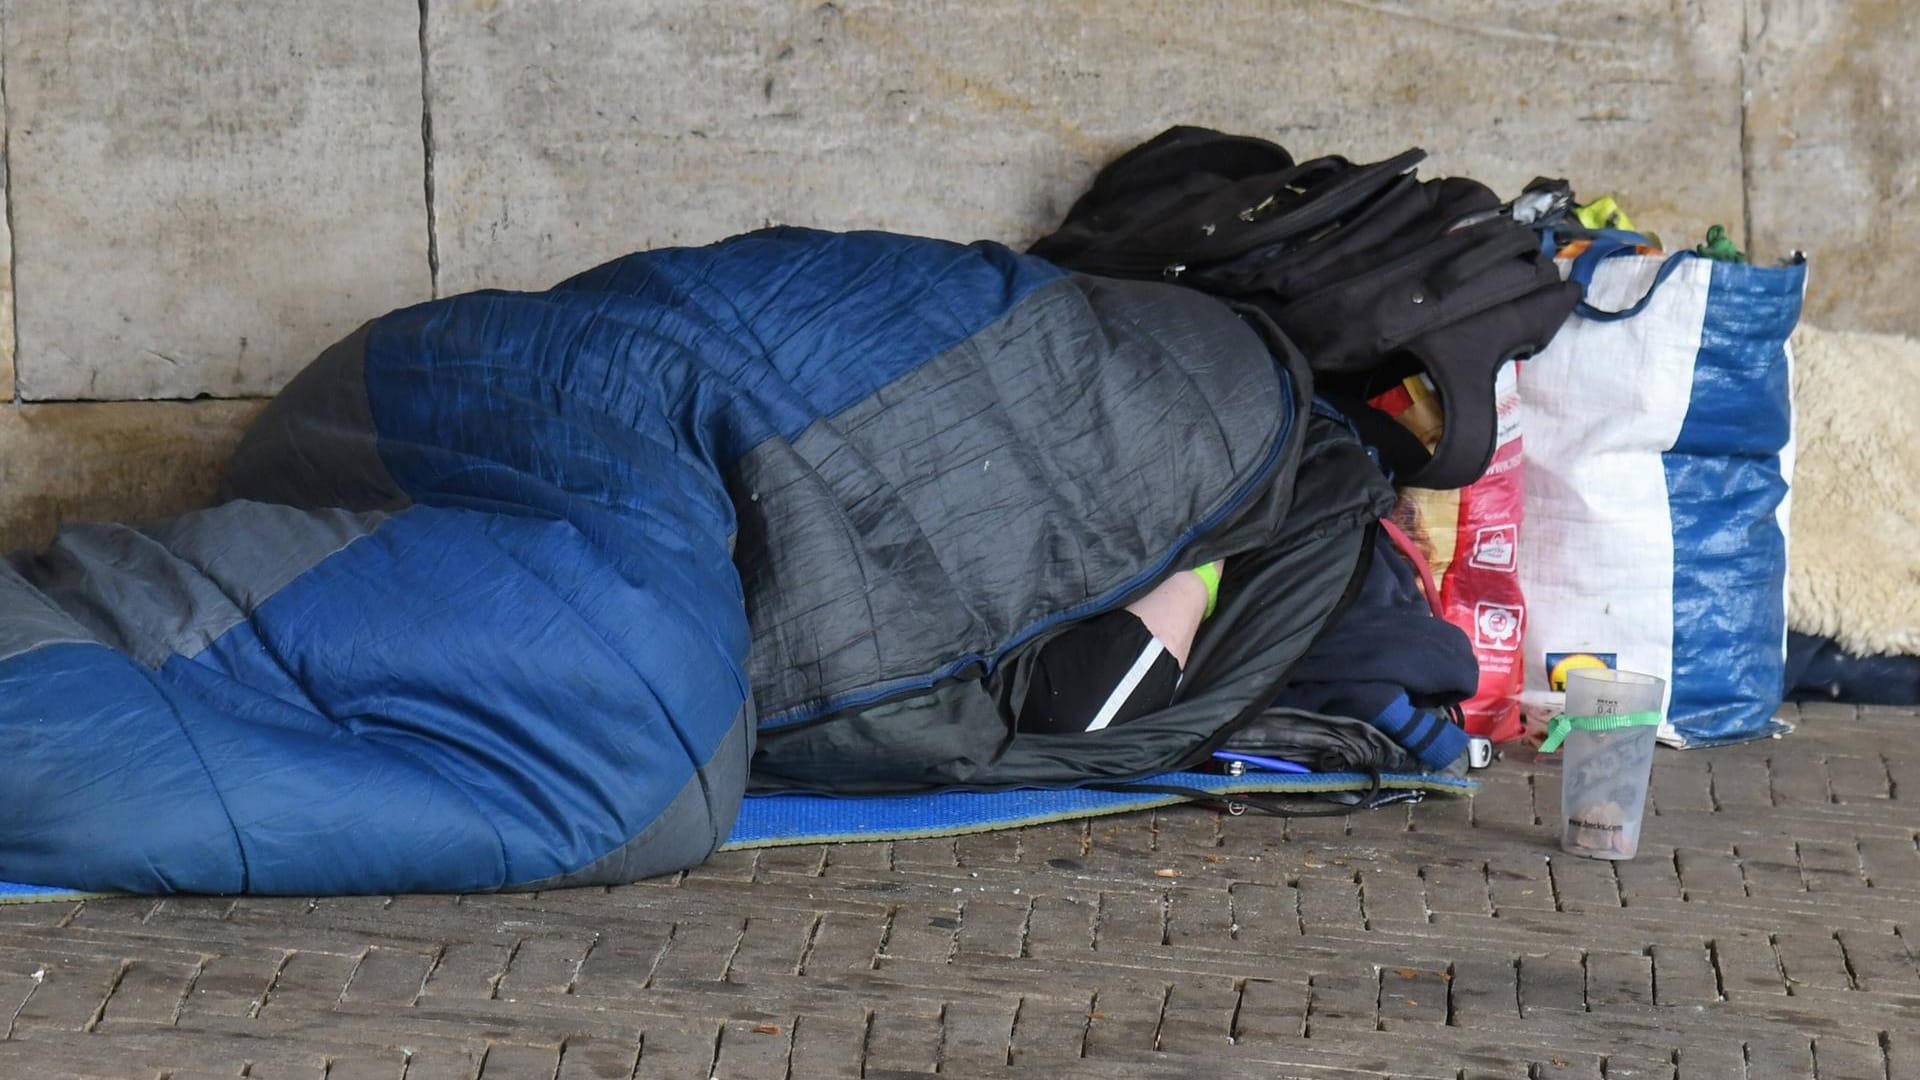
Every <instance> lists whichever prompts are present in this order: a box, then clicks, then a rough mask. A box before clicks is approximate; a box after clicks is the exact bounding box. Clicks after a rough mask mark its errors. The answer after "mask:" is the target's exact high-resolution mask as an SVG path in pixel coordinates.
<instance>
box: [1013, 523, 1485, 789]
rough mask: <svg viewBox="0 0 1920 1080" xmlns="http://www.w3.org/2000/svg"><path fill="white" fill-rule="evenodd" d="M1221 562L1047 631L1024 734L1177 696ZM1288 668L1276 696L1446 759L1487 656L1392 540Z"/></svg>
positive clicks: (1107, 719)
mask: <svg viewBox="0 0 1920 1080" xmlns="http://www.w3.org/2000/svg"><path fill="white" fill-rule="evenodd" d="M1222 568H1223V564H1222V563H1220V562H1214V563H1209V564H1207V565H1205V566H1201V567H1197V568H1195V569H1192V570H1187V571H1183V572H1180V573H1177V574H1174V575H1173V576H1172V577H1170V578H1168V579H1167V580H1166V581H1163V582H1161V583H1160V584H1159V585H1158V586H1156V587H1155V588H1154V589H1153V591H1151V592H1149V593H1147V594H1146V595H1145V596H1143V597H1141V598H1140V599H1138V600H1135V601H1134V602H1133V603H1131V604H1129V605H1127V606H1126V607H1124V608H1119V609H1116V610H1114V611H1110V612H1106V613H1104V614H1101V615H1097V616H1094V617H1093V618H1090V619H1087V620H1085V621H1084V622H1081V623H1079V624H1078V625H1076V626H1074V627H1073V628H1072V629H1070V630H1068V631H1066V632H1065V633H1063V634H1061V635H1060V636H1059V637H1056V638H1054V639H1053V640H1052V641H1049V642H1048V643H1047V644H1046V645H1045V647H1043V648H1042V649H1041V650H1040V653H1039V655H1038V656H1037V657H1036V659H1035V662H1034V670H1033V674H1032V676H1031V678H1030V680H1029V682H1028V684H1027V693H1026V697H1025V699H1024V701H1023V702H1022V704H1021V707H1020V710H1019V712H1018V713H1017V714H1016V715H1017V720H1016V726H1017V730H1018V731H1019V733H1021V734H1029V733H1037V734H1050V735H1061V734H1072V733H1076V732H1086V733H1095V732H1099V731H1102V730H1105V729H1107V728H1110V727H1115V726H1118V725H1121V724H1125V723H1127V722H1128V721H1130V720H1135V719H1138V718H1140V717H1143V716H1146V715H1148V714H1150V713H1152V712H1154V711H1156V710H1159V709H1164V708H1166V707H1167V706H1168V705H1170V704H1172V703H1173V701H1174V700H1175V699H1176V697H1177V696H1178V694H1179V690H1180V683H1181V679H1182V677H1183V673H1184V671H1185V669H1186V666H1187V659H1188V656H1189V654H1190V651H1191V650H1192V648H1193V643H1194V638H1195V636H1196V635H1197V634H1198V632H1199V630H1200V625H1201V623H1202V622H1204V621H1205V620H1206V619H1207V618H1208V617H1209V616H1211V615H1212V614H1213V610H1214V605H1215V604H1216V602H1217V601H1218V599H1219V594H1220V577H1221V572H1222ZM1288 677H1289V685H1288V686H1286V687H1285V688H1284V689H1282V690H1281V692H1280V693H1279V694H1278V695H1277V697H1276V698H1275V702H1274V703H1275V704H1276V705H1282V706H1289V707H1293V708H1299V709H1305V710H1307V711H1309V712H1314V713H1326V714H1332V715H1335V716H1348V717H1352V718H1354V719H1358V720H1364V721H1366V722H1368V723H1371V724H1373V725H1374V726H1375V727H1377V728H1379V729H1380V730H1381V731H1382V732H1383V733H1384V734H1385V735H1386V736H1387V737H1388V738H1390V739H1392V740H1393V741H1394V742H1396V743H1398V744H1400V746H1401V747H1402V748H1404V749H1405V750H1407V751H1408V753H1410V754H1411V755H1412V756H1413V757H1414V758H1415V759H1417V760H1418V761H1419V762H1420V764H1421V765H1422V766H1424V767H1426V768H1429V769H1446V768H1449V767H1450V766H1453V765H1454V764H1455V763H1456V762H1458V761H1459V760H1460V758H1461V755H1462V754H1463V753H1464V752H1465V750H1466V747H1467V734H1466V732H1465V731H1464V730H1462V729H1461V727H1460V726H1459V724H1458V722H1457V720H1456V718H1455V716H1454V710H1453V709H1452V708H1451V707H1450V706H1451V705H1453V704H1454V703H1457V702H1459V701H1461V700H1463V699H1464V698H1465V697H1467V696H1468V695H1469V694H1471V693H1472V692H1473V689H1474V687H1475V686H1476V684H1477V678H1478V666H1477V664H1476V662H1475V660H1474V658H1473V654H1472V652H1471V650H1470V649H1469V648H1468V647H1467V642H1466V638H1465V635H1463V634H1462V633H1460V631H1459V630H1457V629H1456V628H1455V627H1453V626H1452V625H1451V624H1450V623H1448V622H1447V621H1446V620H1444V619H1441V618H1438V617H1435V616H1434V615H1433V614H1432V612H1431V610H1430V608H1429V605H1428V602H1427V600H1426V598H1425V596H1424V595H1423V593H1422V592H1421V589H1420V585H1419V584H1418V583H1417V581H1416V579H1415V578H1414V576H1413V573H1412V567H1411V565H1410V564H1409V563H1408V562H1407V561H1406V560H1405V559H1404V558H1403V557H1402V556H1401V555H1399V554H1397V553H1395V552H1394V551H1393V550H1392V548H1391V546H1390V545H1387V544H1381V545H1378V546H1376V547H1375V549H1374V550H1373V551H1372V552H1371V553H1370V554H1369V555H1368V557H1367V562H1366V566H1365V572H1364V574H1363V575H1362V578H1361V581H1360V588H1359V589H1358V591H1357V592H1356V593H1355V595H1354V597H1353V603H1352V604H1351V605H1349V606H1348V607H1347V608H1346V609H1345V610H1344V611H1342V612H1341V614H1340V615H1339V616H1338V617H1336V618H1335V619H1334V621H1333V623H1332V624H1331V625H1330V626H1329V627H1328V628H1327V630H1326V631H1325V632H1323V633H1322V634H1321V636H1320V637H1319V639H1317V640H1316V641H1315V643H1314V645H1313V647H1311V648H1310V649H1308V651H1307V653H1306V654H1305V655H1304V656H1303V657H1301V659H1300V660H1299V661H1297V662H1296V664H1295V666H1294V667H1293V668H1292V669H1290V671H1289V673H1288Z"/></svg>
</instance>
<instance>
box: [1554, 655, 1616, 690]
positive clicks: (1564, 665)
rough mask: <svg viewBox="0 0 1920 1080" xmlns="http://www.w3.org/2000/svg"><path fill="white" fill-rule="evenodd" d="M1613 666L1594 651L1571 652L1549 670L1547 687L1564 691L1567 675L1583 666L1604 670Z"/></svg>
mask: <svg viewBox="0 0 1920 1080" xmlns="http://www.w3.org/2000/svg"><path fill="white" fill-rule="evenodd" d="M1612 666H1613V665H1611V664H1609V663H1607V662H1606V661H1605V660H1602V659H1600V658H1599V657H1597V656H1595V655H1593V654H1592V653H1570V654H1568V655H1567V657H1566V658H1565V659H1563V660H1561V661H1560V662H1559V663H1557V664H1555V665H1553V668H1552V670H1550V671H1548V672H1547V688H1548V689H1549V690H1558V691H1564V690H1565V689H1566V688H1567V675H1568V674H1569V673H1570V672H1574V671H1579V670H1581V669H1583V668H1587V669H1592V668H1599V669H1602V670H1604V669H1606V668H1610V667H1612Z"/></svg>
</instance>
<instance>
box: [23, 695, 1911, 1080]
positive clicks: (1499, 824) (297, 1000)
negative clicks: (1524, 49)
mask: <svg viewBox="0 0 1920 1080" xmlns="http://www.w3.org/2000/svg"><path fill="white" fill-rule="evenodd" d="M1790 711H1793V710H1790ZM1801 711H1802V712H1803V714H1804V715H1802V716H1801V720H1802V724H1803V727H1802V731H1801V733H1800V734H1797V735H1795V736H1793V737H1791V738H1788V739H1785V740H1778V741H1767V742H1762V743H1759V744H1755V745H1750V746H1745V747H1737V748H1731V749H1726V750H1719V751H1711V752H1692V753H1687V754H1676V753H1670V752H1664V751H1663V752H1662V754H1661V757H1660V760H1659V762H1658V765H1657V766H1656V775H1655V782H1654V791H1653V800H1654V806H1653V810H1654V812H1655V816H1653V817H1651V818H1650V820H1649V823H1648V826H1647V836H1646V840H1645V843H1644V845H1643V848H1642V853H1641V856H1640V858H1639V859H1637V860H1635V861H1633V862H1630V863H1622V864H1608V863H1600V862H1589V861H1585V860H1579V859H1573V858H1570V857H1556V856H1555V853H1554V851H1553V848H1552V843H1551V836H1552V831H1551V827H1550V825H1548V824H1546V823H1545V822H1551V821H1552V820H1553V816H1554V814H1555V812H1556V808H1557V803H1558V781H1557V776H1556V774H1555V772H1554V770H1553V768H1552V767H1551V766H1550V765H1544V764H1543V765H1536V764H1534V763H1533V762H1532V761H1531V760H1530V755H1528V754H1526V753H1524V752H1522V753H1519V754H1514V755H1509V757H1508V759H1507V760H1505V761H1503V762H1502V763H1501V764H1500V765H1498V766H1497V767H1496V768H1495V769H1493V770H1492V771H1490V772H1489V773H1486V774H1483V776H1484V777H1485V779H1486V786H1485V789H1484V790H1483V792H1482V793H1481V795H1480V796H1479V797H1478V798H1477V799H1476V800H1473V801H1472V802H1467V801H1437V802H1429V803H1427V804H1425V805H1420V806H1415V807H1404V806H1402V807H1395V808H1390V809H1387V810H1383V811H1378V812H1375V813H1371V814H1367V815H1363V816H1357V817H1354V818H1351V819H1348V820H1328V819H1318V820H1306V819H1303V820H1299V821H1294V822H1280V821H1276V820H1273V819H1261V820H1256V819H1252V818H1239V819H1233V818H1229V819H1224V820H1223V819H1221V818H1220V817H1219V816H1217V815H1214V814H1211V813H1207V812H1204V811H1201V810H1197V809H1190V808H1183V809H1178V810H1170V811H1162V812H1159V813H1157V814H1140V815H1133V816H1129V817H1124V818H1112V819H1103V820H1097V821H1094V822H1091V823H1078V824H1066V825H1060V826H1052V827H1045V828H1038V829H1030V830H1026V831H1021V832H1014V833H1002V834H993V835H985V836H977V837H967V838H963V839H961V840H959V841H958V842H954V841H937V842H935V841H921V842H912V843H895V844H873V845H855V846H841V847H825V848H823V847H807V848H796V849H786V850H776V851H766V852H759V853H739V854H734V855H728V856H722V857H720V858H717V859H715V860H714V861H713V862H712V863H710V864H709V865H707V866H704V867H701V868H700V869H698V870H696V871H693V872H690V873H687V874H684V875H681V876H679V877H677V878H673V879H667V880H661V881H656V882H650V883H646V884H641V885H635V886H629V887H625V888H617V889H611V890H584V891H571V892H555V893H547V894H540V895H526V896H486V897H466V898H451V897H398V898H392V899H385V898H368V899H357V898H356V899H332V900H259V899H243V900H237V901H236V900H228V899H209V898H192V899H173V900H163V901H154V900H108V901H90V902H87V903H83V904H49V905H32V906H20V907H0V1036H3V1038H0V1078H5V1080H16V1078H18V1080H27V1078H32V1080H40V1078H49V1080H52V1078H64V1077H74V1078H79V1077H85V1078H103V1077H106V1078H115V1080H118V1078H122V1077H141V1078H147V1080H202V1078H207V1077H235V1076H249V1077H255V1078H261V1080H266V1078H276V1080H278V1078H301V1080H323V1078H324V1080H349V1078H354V1080H358V1078H363V1077H365V1078H382V1080H402V1078H404V1080H442V1078H446V1080H454V1078H474V1077H478V1078H481V1080H519V1078H538V1080H576V1078H584V1077H595V1078H603V1077H709V1076H716V1077H723V1078H746V1077H793V1078H814V1077H840V1076H867V1077H887V1076H919V1075H925V1074H928V1073H934V1072H938V1073H942V1074H947V1075H952V1076H958V1077H974V1076H1002V1075H1008V1076H1045V1077H1048V1078H1049V1080H1076V1078H1082V1077H1113V1078H1122V1080H1125V1078H1142V1080H1144V1078H1162V1077H1168V1078H1171V1077H1187V1076H1204V1077H1209V1078H1231V1077H1262V1078H1266V1077H1301V1078H1315V1080H1336V1078H1358V1077H1374V1076H1382V1075H1387V1076H1395V1077H1422V1078H1428V1077H1431V1078H1448V1080H1465V1078H1469V1077H1484V1078H1515V1080H1518V1078H1528V1080H1535V1078H1541V1080H1549V1078H1550V1080H1561V1078H1566V1080H1602V1078H1604V1080H1628V1078H1633V1080H1642V1078H1651V1077H1658V1078H1663V1080H1718V1078H1723V1077H1742V1078H1746V1080H1771V1078H1790V1077H1803V1078H1804V1077H1820V1078H1823V1080H1869V1078H1871V1080H1901V1078H1914V1077H1920V961H1917V960H1916V956H1917V955H1920V947H1917V943H1915V942H1913V941H1912V940H1911V938H1912V937H1913V936H1916V935H1920V847H1916V830H1920V801H1917V800H1920V715H1916V714H1914V713H1912V712H1901V711H1897V710H1890V709H1864V710H1859V711H1858V712H1857V713H1856V710H1853V709H1851V708H1839V707H1832V706H1819V707H1809V708H1807V709H1805V710H1801ZM1543 819H1544V821H1543Z"/></svg>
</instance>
